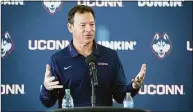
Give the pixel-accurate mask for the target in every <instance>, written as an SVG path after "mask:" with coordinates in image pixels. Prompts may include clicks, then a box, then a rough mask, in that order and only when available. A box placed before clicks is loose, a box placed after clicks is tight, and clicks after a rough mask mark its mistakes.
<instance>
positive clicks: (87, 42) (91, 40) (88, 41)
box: [84, 38, 94, 44]
mask: <svg viewBox="0 0 193 112" xmlns="http://www.w3.org/2000/svg"><path fill="white" fill-rule="evenodd" d="M93 40H94V39H93V38H92V39H86V40H85V41H84V43H85V44H89V43H91V42H93Z"/></svg>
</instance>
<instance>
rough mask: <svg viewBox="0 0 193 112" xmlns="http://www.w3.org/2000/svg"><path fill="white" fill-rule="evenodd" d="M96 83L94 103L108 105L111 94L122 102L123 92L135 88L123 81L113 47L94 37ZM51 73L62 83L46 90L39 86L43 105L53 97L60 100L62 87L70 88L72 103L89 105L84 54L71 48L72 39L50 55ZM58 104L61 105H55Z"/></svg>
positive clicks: (86, 67) (120, 65)
mask: <svg viewBox="0 0 193 112" xmlns="http://www.w3.org/2000/svg"><path fill="white" fill-rule="evenodd" d="M92 54H93V55H95V56H96V68H97V78H98V87H96V106H112V103H113V102H112V97H113V98H114V99H115V100H116V101H117V102H118V103H122V102H123V99H124V97H125V94H126V92H131V95H132V96H135V95H136V94H137V93H138V91H139V89H133V88H132V84H131V83H129V84H128V83H127V82H128V81H126V77H125V74H124V70H123V67H122V64H121V62H120V59H119V57H118V55H117V53H116V51H114V50H112V49H110V48H106V47H104V46H102V45H99V44H97V43H96V42H95V41H94V50H93V52H92ZM49 65H50V67H51V75H52V76H55V77H56V80H58V81H59V82H60V84H61V85H63V86H64V88H62V89H54V90H51V91H48V90H46V88H45V87H44V86H43V87H42V90H41V94H40V100H41V102H42V104H43V105H44V106H46V107H51V106H53V105H54V104H55V103H56V101H57V100H58V101H59V104H61V99H62V98H63V96H64V89H70V90H71V95H72V98H73V100H74V106H75V107H81V106H91V95H92V87H91V77H90V75H89V68H88V65H87V64H86V62H85V57H84V56H83V55H81V54H79V53H78V52H77V51H76V49H75V48H74V46H73V44H72V41H71V43H70V44H69V45H68V46H67V47H66V48H64V49H62V50H60V51H58V52H57V53H55V54H53V55H52V56H51V58H50V61H49ZM59 107H61V106H59Z"/></svg>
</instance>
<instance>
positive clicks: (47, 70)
mask: <svg viewBox="0 0 193 112" xmlns="http://www.w3.org/2000/svg"><path fill="white" fill-rule="evenodd" d="M45 76H46V77H49V76H50V65H49V64H46V73H45Z"/></svg>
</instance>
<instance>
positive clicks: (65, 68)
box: [64, 65, 72, 70]
mask: <svg viewBox="0 0 193 112" xmlns="http://www.w3.org/2000/svg"><path fill="white" fill-rule="evenodd" d="M70 67H72V65H71V66H68V67H64V70H67V69H69V68H70Z"/></svg>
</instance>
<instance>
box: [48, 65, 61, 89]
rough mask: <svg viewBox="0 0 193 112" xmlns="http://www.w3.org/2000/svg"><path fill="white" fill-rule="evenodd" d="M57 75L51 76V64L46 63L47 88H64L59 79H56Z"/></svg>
mask: <svg viewBox="0 0 193 112" xmlns="http://www.w3.org/2000/svg"><path fill="white" fill-rule="evenodd" d="M54 79H55V77H54V76H51V72H50V65H48V64H47V65H46V73H45V77H44V86H45V88H46V89H47V90H53V89H55V88H63V85H58V84H59V81H54Z"/></svg>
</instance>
